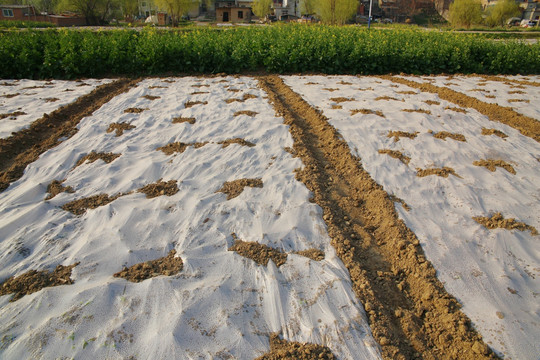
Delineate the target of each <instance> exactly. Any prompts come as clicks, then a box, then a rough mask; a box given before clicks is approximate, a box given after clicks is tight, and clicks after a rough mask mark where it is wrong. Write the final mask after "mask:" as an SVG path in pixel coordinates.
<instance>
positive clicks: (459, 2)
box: [449, 0, 521, 28]
mask: <svg viewBox="0 0 540 360" xmlns="http://www.w3.org/2000/svg"><path fill="white" fill-rule="evenodd" d="M449 13H450V18H449V21H450V23H451V24H452V25H453V26H454V27H465V28H470V27H471V26H472V25H487V26H490V27H494V26H504V25H505V24H506V21H508V19H510V18H512V17H514V16H519V15H521V10H520V8H519V5H518V4H517V3H516V2H515V1H514V0H498V1H497V3H496V4H495V5H493V6H488V7H487V8H486V9H485V10H483V9H482V3H481V2H480V0H455V1H454V2H453V3H452V4H450V9H449Z"/></svg>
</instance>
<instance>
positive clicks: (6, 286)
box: [0, 262, 79, 301]
mask: <svg viewBox="0 0 540 360" xmlns="http://www.w3.org/2000/svg"><path fill="white" fill-rule="evenodd" d="M77 265H79V263H78V262H77V263H75V264H73V265H69V266H63V265H58V266H57V267H56V269H54V271H47V270H41V271H36V270H30V271H27V272H25V273H24V274H22V275H19V276H17V277H10V278H8V279H7V280H6V281H4V282H2V283H0V296H1V295H7V294H15V295H14V296H13V297H12V298H11V300H10V301H17V300H19V299H20V298H22V297H23V296H24V295H29V294H32V293H35V292H37V291H39V290H41V289H43V288H45V287H52V286H59V285H69V284H73V280H71V269H73V268H74V267H75V266H77Z"/></svg>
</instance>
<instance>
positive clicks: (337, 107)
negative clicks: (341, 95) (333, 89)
mask: <svg viewBox="0 0 540 360" xmlns="http://www.w3.org/2000/svg"><path fill="white" fill-rule="evenodd" d="M332 109H334V110H339V109H343V106H341V105H336V104H333V105H332Z"/></svg>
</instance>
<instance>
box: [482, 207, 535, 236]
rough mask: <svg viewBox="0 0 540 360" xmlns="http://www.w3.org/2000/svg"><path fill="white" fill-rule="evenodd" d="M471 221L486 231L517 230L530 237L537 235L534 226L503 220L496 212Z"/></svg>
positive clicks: (512, 219)
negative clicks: (526, 232)
mask: <svg viewBox="0 0 540 360" xmlns="http://www.w3.org/2000/svg"><path fill="white" fill-rule="evenodd" d="M473 220H474V221H476V222H477V223H479V224H480V225H482V226H484V227H485V228H487V229H490V230H493V229H506V230H514V229H515V230H519V231H527V230H528V231H530V232H531V235H533V236H535V235H538V230H536V228H535V227H534V226H531V225H527V224H525V223H524V222H520V221H516V219H514V218H508V219H505V218H504V216H503V215H502V214H501V213H500V212H498V213H495V214H493V215H492V216H491V217H487V216H475V217H473Z"/></svg>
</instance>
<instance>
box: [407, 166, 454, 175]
mask: <svg viewBox="0 0 540 360" xmlns="http://www.w3.org/2000/svg"><path fill="white" fill-rule="evenodd" d="M430 175H437V176H440V177H445V178H447V177H448V175H454V176H456V177H458V178H461V176H459V175H458V174H456V172H455V170H454V169H452V168H451V167H446V166H444V167H442V168H431V169H420V168H417V169H416V176H418V177H425V176H430Z"/></svg>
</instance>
